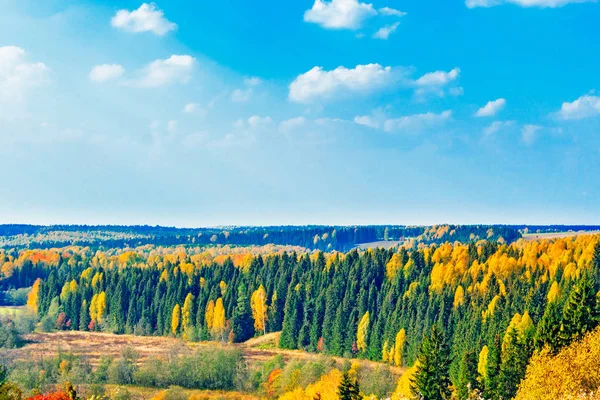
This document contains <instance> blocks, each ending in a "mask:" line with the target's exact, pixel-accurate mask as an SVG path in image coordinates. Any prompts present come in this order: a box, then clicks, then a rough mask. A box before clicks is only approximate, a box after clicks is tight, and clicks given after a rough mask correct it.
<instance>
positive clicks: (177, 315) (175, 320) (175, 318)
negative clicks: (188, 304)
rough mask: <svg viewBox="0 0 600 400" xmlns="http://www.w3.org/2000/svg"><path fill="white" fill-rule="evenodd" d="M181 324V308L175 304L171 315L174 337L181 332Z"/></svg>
mask: <svg viewBox="0 0 600 400" xmlns="http://www.w3.org/2000/svg"><path fill="white" fill-rule="evenodd" d="M180 323H181V307H180V306H179V304H175V307H173V314H172V315H171V332H172V333H173V335H177V332H179V324H180Z"/></svg>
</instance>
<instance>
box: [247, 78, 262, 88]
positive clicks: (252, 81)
mask: <svg viewBox="0 0 600 400" xmlns="http://www.w3.org/2000/svg"><path fill="white" fill-rule="evenodd" d="M261 83H262V80H261V79H260V78H258V77H256V76H252V77H249V78H245V79H244V84H245V85H246V86H248V87H252V86H258V85H260V84H261Z"/></svg>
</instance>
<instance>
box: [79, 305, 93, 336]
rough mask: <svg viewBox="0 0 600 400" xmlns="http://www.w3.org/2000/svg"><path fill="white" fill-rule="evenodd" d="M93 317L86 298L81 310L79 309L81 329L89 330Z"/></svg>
mask: <svg viewBox="0 0 600 400" xmlns="http://www.w3.org/2000/svg"><path fill="white" fill-rule="evenodd" d="M90 322H91V319H90V314H89V311H88V303H87V300H86V299H83V301H82V302H81V310H80V311H79V330H80V331H87V330H88V326H89V325H90Z"/></svg>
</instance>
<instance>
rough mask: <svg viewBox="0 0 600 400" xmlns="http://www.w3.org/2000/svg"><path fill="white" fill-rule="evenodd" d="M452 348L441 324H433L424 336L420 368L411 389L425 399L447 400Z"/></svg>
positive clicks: (420, 352) (419, 357)
mask: <svg viewBox="0 0 600 400" xmlns="http://www.w3.org/2000/svg"><path fill="white" fill-rule="evenodd" d="M450 363H451V359H450V350H449V348H448V345H447V344H446V340H445V338H444V333H443V332H442V330H441V329H440V327H439V326H437V325H433V327H432V328H431V331H430V333H429V334H428V335H426V336H425V337H424V338H423V343H421V346H420V348H419V356H418V368H417V371H416V373H415V377H414V379H413V382H412V387H411V390H412V392H413V394H414V395H415V396H417V397H418V398H420V399H423V400H446V399H449V398H450V396H451V394H452V392H451V390H450V384H451V383H450Z"/></svg>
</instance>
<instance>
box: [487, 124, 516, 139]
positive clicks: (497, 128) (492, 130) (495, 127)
mask: <svg viewBox="0 0 600 400" xmlns="http://www.w3.org/2000/svg"><path fill="white" fill-rule="evenodd" d="M514 123H515V122H514V121H494V122H492V123H491V124H490V125H489V126H487V127H486V128H484V129H483V133H484V134H485V135H486V136H490V135H493V134H495V133H497V132H499V131H501V130H502V129H505V128H508V127H510V126H513V125H514Z"/></svg>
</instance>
